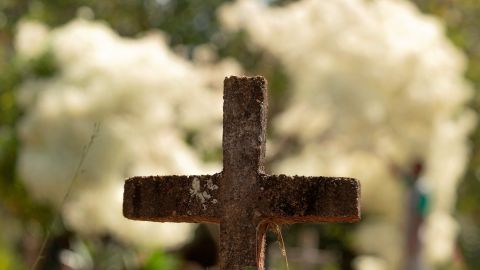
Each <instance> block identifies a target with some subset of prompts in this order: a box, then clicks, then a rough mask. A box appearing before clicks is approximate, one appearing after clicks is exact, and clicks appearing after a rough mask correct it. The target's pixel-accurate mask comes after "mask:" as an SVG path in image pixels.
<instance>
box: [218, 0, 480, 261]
mask: <svg viewBox="0 0 480 270" xmlns="http://www.w3.org/2000/svg"><path fill="white" fill-rule="evenodd" d="M219 15H220V18H221V20H222V23H223V25H224V26H225V28H226V29H228V30H230V31H236V30H244V31H245V32H246V33H247V34H248V36H249V38H250V39H249V41H250V42H252V43H253V44H254V45H255V46H256V47H258V48H261V49H263V50H265V51H267V52H268V53H270V54H271V55H273V56H274V57H276V58H277V59H278V60H279V62H280V63H281V64H282V65H283V67H284V69H285V71H286V73H287V76H288V77H289V80H290V83H291V84H290V86H291V88H290V100H289V104H288V106H287V108H286V109H285V110H284V111H283V112H282V113H281V114H280V115H279V116H278V117H277V118H276V119H274V123H273V127H274V129H275V130H274V131H275V134H276V137H277V138H288V139H289V140H294V141H297V142H298V145H299V146H298V149H296V150H295V151H294V152H292V153H290V154H289V155H288V156H287V157H286V158H284V159H283V160H281V161H279V162H276V163H274V164H273V169H274V171H275V172H277V173H289V174H308V175H335V176H351V177H356V178H358V179H360V181H361V184H362V209H363V212H364V213H365V214H366V216H367V218H366V219H364V220H362V222H361V223H360V224H359V226H358V230H357V231H356V234H355V235H356V246H357V248H358V250H359V251H360V252H361V253H363V254H369V256H368V257H360V258H359V259H358V260H357V261H356V266H357V268H359V269H370V266H371V265H375V267H374V268H375V269H400V268H401V267H402V266H401V263H402V260H403V258H404V257H403V256H404V251H405V243H404V241H405V239H406V232H405V231H406V230H405V227H406V222H407V221H406V219H407V218H406V215H405V214H406V211H407V205H408V202H407V185H406V184H405V182H406V181H405V180H404V179H403V178H404V177H402V174H405V173H401V172H407V171H410V170H411V167H412V165H413V164H415V163H416V162H421V164H423V167H424V169H423V170H422V172H421V175H420V177H419V180H418V186H419V187H421V189H422V190H423V191H425V192H426V193H427V194H428V198H429V199H430V205H429V212H428V215H427V216H426V222H425V223H424V224H423V226H422V228H421V246H422V249H421V250H422V254H421V261H422V262H421V264H423V265H424V266H426V267H428V266H429V267H433V266H436V265H442V264H444V263H447V262H448V261H449V260H450V259H451V257H452V254H453V248H454V244H455V237H456V233H457V223H456V221H455V220H454V218H453V217H452V215H451V213H452V208H453V206H454V203H455V193H456V187H457V185H458V182H459V180H460V177H461V176H462V173H463V172H464V169H465V166H466V162H467V159H468V139H467V136H468V133H469V131H470V130H471V129H472V127H473V124H474V120H475V116H474V115H473V113H472V112H470V111H469V110H468V109H466V106H465V103H466V102H467V101H468V100H469V98H470V96H471V88H470V85H469V84H468V83H467V82H466V80H465V79H464V77H463V73H464V70H465V59H464V56H463V55H462V53H461V52H460V51H459V50H458V49H456V48H454V46H453V45H452V44H451V42H450V41H449V40H448V39H447V38H446V37H445V34H444V28H443V26H442V24H441V23H440V22H439V21H437V20H436V19H435V18H433V17H430V16H426V15H423V14H421V13H420V12H419V11H418V10H416V9H415V7H414V6H413V5H412V4H410V3H408V2H406V1H400V0H398V1H397V0H374V1H366V0H338V1H315V0H303V1H298V2H295V3H291V4H288V5H286V6H281V7H269V6H267V5H265V4H262V2H261V1H253V0H243V1H237V2H235V3H233V4H229V5H225V6H224V7H223V8H222V10H221V11H220V12H219ZM282 145H283V144H282V143H281V140H280V139H277V140H276V141H275V142H273V143H272V148H271V149H269V152H270V153H272V152H275V151H282V150H283V149H281V146H282ZM369 265H370V266H369ZM427 269H428V268H427Z"/></svg>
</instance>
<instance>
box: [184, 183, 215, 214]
mask: <svg viewBox="0 0 480 270" xmlns="http://www.w3.org/2000/svg"><path fill="white" fill-rule="evenodd" d="M206 188H207V189H208V190H216V189H218V186H217V185H215V184H213V181H212V180H210V179H209V180H207V185H206ZM201 189H202V185H201V182H200V179H198V178H197V177H194V178H193V181H192V187H191V188H190V195H191V196H192V197H196V198H197V199H198V200H200V203H201V204H202V209H203V210H207V203H208V202H209V201H210V202H211V203H212V204H216V203H217V202H218V201H217V199H215V198H212V195H211V194H209V193H208V192H207V190H203V191H202V190H201ZM210 199H211V200H210Z"/></svg>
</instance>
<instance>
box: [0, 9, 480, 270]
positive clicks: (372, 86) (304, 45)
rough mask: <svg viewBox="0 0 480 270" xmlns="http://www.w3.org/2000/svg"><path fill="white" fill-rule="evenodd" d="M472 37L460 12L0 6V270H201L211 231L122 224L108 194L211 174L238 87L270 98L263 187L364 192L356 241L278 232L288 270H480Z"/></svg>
mask: <svg viewBox="0 0 480 270" xmlns="http://www.w3.org/2000/svg"><path fill="white" fill-rule="evenodd" d="M479 25H480V3H478V2H477V1H474V0H457V1H451V0H442V1H433V0H432V1H431V0H414V1H408V0H336V1H314V0H301V1H284V0H277V1H275V0H271V1H254V0H240V1H220V0H205V1H185V0H178V1H176V0H142V1H135V0H112V1H93V0H62V1H60V0H43V1H40V0H31V1H26V0H2V1H1V2H0V59H1V60H0V124H1V126H0V231H1V234H0V269H145V270H150V269H187V270H194V269H215V264H216V260H217V258H216V254H217V244H216V243H217V241H218V228H217V227H216V226H214V225H195V224H160V223H150V222H138V221H129V220H126V219H124V218H123V216H122V213H121V205H122V194H123V193H122V192H123V181H124V179H126V178H128V177H130V176H134V175H150V174H160V175H161V174H198V173H214V172H218V171H220V170H221V168H222V164H221V159H222V157H221V135H222V89H223V85H222V84H223V78H224V77H225V76H228V75H234V74H236V75H263V76H265V77H266V78H267V80H268V83H269V99H270V108H269V123H268V144H267V171H268V172H270V173H285V174H299V175H331V176H350V177H355V178H357V179H359V180H360V181H361V183H362V202H361V203H362V221H361V222H359V223H356V224H333V223H332V224H303V225H301V224H297V225H289V226H282V228H281V231H282V234H283V239H284V242H285V246H286V253H287V256H286V257H287V260H288V264H289V269H307V270H308V269H329V270H333V269H360V270H363V269H369V270H376V269H379V270H380V269H388V270H390V269H409V270H410V269H442V270H443V269H479V268H480V208H479V207H478V205H479V202H480V170H479V168H480V167H479V166H480V152H479V151H478V150H479V149H478V148H479V146H480V137H479V134H480V133H479V132H478V130H479V126H478V125H477V121H478V110H479V109H480V100H479V97H480V95H479V90H480V32H479V31H478V26H479ZM267 238H268V252H267V268H268V269H287V266H286V263H285V256H284V255H282V245H281V244H279V236H278V235H277V234H276V233H274V232H270V233H269V234H268V237H267Z"/></svg>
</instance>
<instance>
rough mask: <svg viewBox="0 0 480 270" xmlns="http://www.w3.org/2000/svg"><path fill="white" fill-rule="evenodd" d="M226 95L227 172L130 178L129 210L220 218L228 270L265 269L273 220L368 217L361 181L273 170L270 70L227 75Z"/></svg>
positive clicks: (150, 217) (162, 216)
mask: <svg viewBox="0 0 480 270" xmlns="http://www.w3.org/2000/svg"><path fill="white" fill-rule="evenodd" d="M223 100H224V104H223V171H222V172H220V173H217V174H213V175H192V176H177V175H172V176H147V177H142V176H139V177H133V178H130V179H128V180H127V181H126V182H125V190H124V198H123V214H124V216H125V217H127V218H129V219H134V220H147V221H157V222H191V223H192V222H193V223H217V224H218V223H219V224H220V254H219V267H220V269H223V270H227V269H228V270H230V269H232V270H244V269H249V266H251V267H254V268H255V269H259V270H260V269H264V258H263V257H264V250H265V233H266V229H267V227H268V226H267V224H269V223H275V224H290V223H300V222H354V221H358V220H359V219H360V206H359V199H360V184H359V182H358V181H357V180H355V179H352V178H340V177H306V176H286V175H268V174H265V170H264V159H265V142H266V126H267V119H266V115H267V107H268V103H267V101H268V100H267V83H266V80H265V79H264V78H263V77H235V76H231V77H227V78H225V81H224V93H223ZM199 113H201V112H199Z"/></svg>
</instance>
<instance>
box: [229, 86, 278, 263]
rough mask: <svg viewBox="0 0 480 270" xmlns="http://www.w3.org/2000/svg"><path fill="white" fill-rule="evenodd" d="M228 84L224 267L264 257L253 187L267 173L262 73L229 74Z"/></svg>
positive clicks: (262, 237) (252, 261)
mask: <svg viewBox="0 0 480 270" xmlns="http://www.w3.org/2000/svg"><path fill="white" fill-rule="evenodd" d="M224 85H225V86H224V94H223V100H224V104H223V177H222V183H221V187H220V194H221V196H222V200H221V201H222V202H223V216H222V218H221V222H220V237H221V238H222V241H221V243H220V268H221V269H241V267H244V266H245V265H250V266H255V265H257V259H258V260H259V261H262V262H263V259H261V258H257V257H259V256H260V257H261V256H263V248H264V244H263V242H264V233H263V232H257V226H259V223H260V220H259V216H255V202H256V200H257V198H255V196H256V194H255V192H252V187H255V186H256V184H257V178H258V175H259V174H260V173H263V172H264V159H265V140H266V134H265V133H266V114H267V104H268V103H267V91H266V82H265V80H264V79H263V78H261V77H253V78H248V79H246V78H241V79H239V78H237V77H230V78H226V79H225V82H224ZM239 205H242V207H239ZM257 237H260V241H257ZM259 268H260V269H261V268H262V266H261V265H260V266H259Z"/></svg>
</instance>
